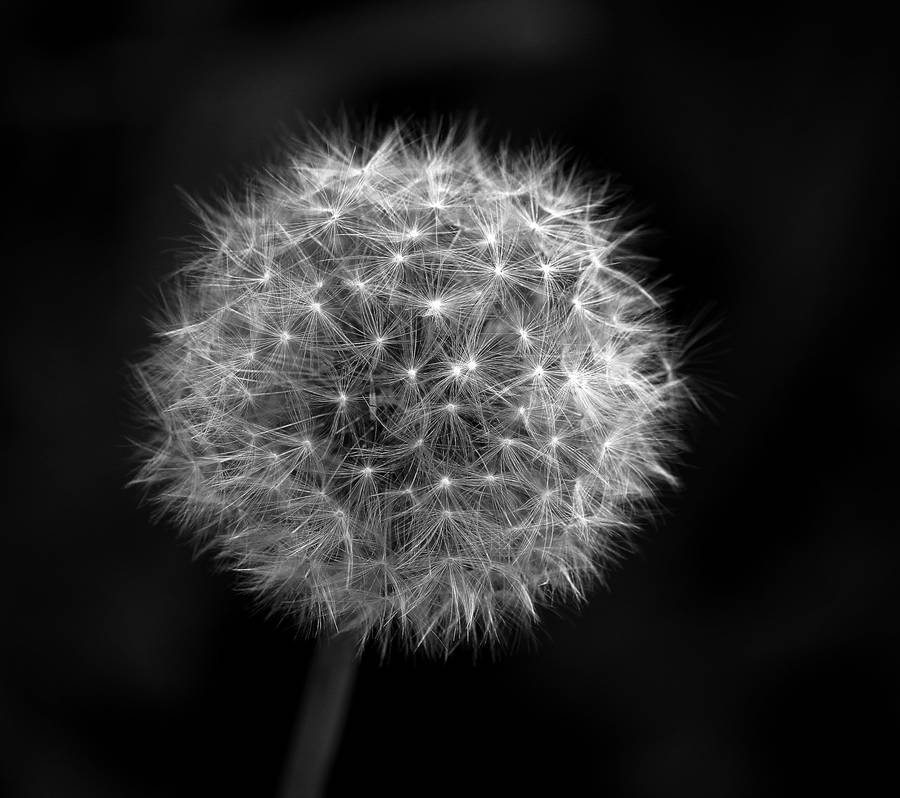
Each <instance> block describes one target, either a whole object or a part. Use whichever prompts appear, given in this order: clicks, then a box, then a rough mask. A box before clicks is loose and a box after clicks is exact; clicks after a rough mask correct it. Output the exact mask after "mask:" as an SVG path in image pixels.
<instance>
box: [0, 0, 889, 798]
mask: <svg viewBox="0 0 900 798" xmlns="http://www.w3.org/2000/svg"><path fill="white" fill-rule="evenodd" d="M124 5H125V4H121V5H120V4H108V5H106V6H104V5H102V4H100V5H97V6H94V7H91V8H88V9H86V8H83V7H81V6H79V5H74V6H71V7H70V8H69V9H68V10H61V9H60V8H58V7H56V6H55V5H53V6H51V5H50V4H48V3H40V2H33V3H29V4H27V7H26V5H25V4H19V8H18V9H17V10H16V11H13V12H11V13H10V14H9V16H10V24H9V25H8V26H7V28H6V32H5V34H3V35H4V37H5V39H6V41H5V42H4V50H5V52H6V54H7V57H8V60H9V64H8V73H9V75H10V76H11V78H12V80H11V81H10V82H9V85H8V91H7V93H6V95H5V97H4V101H3V102H4V108H3V123H2V124H3V128H4V132H5V133H6V134H7V136H9V137H10V140H11V142H12V144H11V145H10V146H9V147H8V148H7V150H6V152H7V156H8V159H7V164H6V168H5V175H6V180H7V182H6V191H5V194H6V199H7V201H8V202H9V206H8V210H7V214H6V223H7V224H6V229H7V234H6V236H5V238H4V245H3V250H4V261H5V262H6V267H5V269H4V279H5V295H6V297H7V328H6V329H7V362H6V367H5V377H6V381H7V389H6V391H5V392H4V396H5V401H6V402H7V407H8V412H7V413H6V418H7V419H8V420H9V421H10V426H9V427H8V433H7V435H8V437H7V452H8V455H7V462H8V466H7V472H8V477H7V490H8V498H7V503H8V510H7V513H6V516H7V518H8V519H9V522H8V523H7V525H6V530H5V532H4V533H3V564H4V569H3V570H4V574H3V578H2V580H0V584H2V590H3V595H2V606H3V607H4V612H3V614H2V624H3V626H2V631H3V640H4V642H5V646H4V654H3V657H2V671H3V682H2V688H0V734H2V735H3V736H4V737H5V738H6V739H5V740H4V741H3V745H2V751H3V755H2V760H0V766H2V770H0V777H2V791H3V794H4V795H9V796H81V795H85V796H92V797H93V798H101V797H102V796H107V795H108V796H121V795H135V796H144V795H146V796H150V795H160V796H188V795H206V794H208V795H217V796H225V795H242V796H243V795H253V796H256V795H259V796H264V795H269V794H272V793H273V791H274V789H275V786H276V783H277V780H278V777H279V774H280V769H281V760H282V756H283V753H284V746H285V745H286V743H287V736H288V732H289V730H290V727H291V723H292V720H293V713H294V711H295V707H296V704H297V700H298V696H299V694H300V690H301V688H302V684H303V678H304V673H305V669H306V662H307V658H308V652H309V648H310V647H309V644H308V643H306V642H304V641H297V640H295V639H294V635H293V633H292V632H291V630H290V629H289V628H288V627H287V625H285V624H283V625H279V624H277V623H276V622H274V621H272V620H267V619H266V618H265V617H263V616H262V615H261V614H260V613H259V612H255V611H253V610H252V606H251V602H250V601H249V599H247V598H246V597H245V596H242V595H241V594H240V593H238V592H235V591H234V589H233V588H234V585H233V584H232V580H231V579H230V578H229V577H227V576H223V575H220V574H215V573H214V572H213V570H212V567H211V563H210V562H209V561H208V560H202V561H200V562H197V563H192V562H191V553H190V550H189V549H188V547H187V546H186V545H185V544H183V543H176V540H175V532H174V530H173V529H171V528H170V527H169V526H167V525H165V524H162V525H160V526H156V527H153V526H151V525H150V523H149V521H148V514H147V512H146V511H145V510H144V509H142V508H138V507H137V496H136V494H134V493H133V492H131V491H126V490H124V489H123V487H122V486H123V483H124V482H125V481H126V479H127V476H128V465H127V457H128V454H129V451H128V447H127V445H126V443H125V440H124V436H125V433H126V430H127V429H128V416H127V412H128V410H127V405H126V403H125V400H124V398H123V386H124V377H125V366H124V364H125V362H126V361H127V359H129V358H131V357H133V356H134V355H135V353H136V352H137V351H138V350H139V349H140V348H141V347H142V346H145V345H146V344H147V343H148V342H149V331H148V327H147V325H146V324H145V322H144V319H143V316H144V314H147V313H149V312H150V310H151V308H152V306H153V303H154V302H155V291H156V289H157V286H158V284H159V282H160V280H161V279H162V278H163V276H164V275H165V274H167V273H168V272H169V271H170V270H171V269H172V267H173V264H174V259H173V258H174V256H173V251H174V250H177V249H178V247H179V246H180V242H181V240H183V239H184V238H185V237H187V236H190V235H191V234H192V233H193V231H194V228H193V220H192V218H191V216H190V212H189V211H188V209H187V208H186V206H185V204H184V202H183V201H182V200H181V199H180V197H179V195H178V192H177V190H176V187H180V188H182V189H184V190H185V191H187V192H188V193H190V194H196V195H200V196H204V197H210V196H213V195H214V194H216V193H218V192H219V191H220V190H221V189H222V188H223V187H224V186H236V185H238V184H239V182H240V178H241V175H243V174H245V173H246V172H247V171H248V170H250V169H252V168H253V167H254V166H255V165H258V164H260V163H262V162H263V161H264V160H265V159H266V158H267V157H268V156H269V155H271V153H272V152H273V148H274V145H275V143H276V142H277V140H278V137H279V136H280V135H282V134H283V133H285V132H289V131H291V130H298V129H300V127H301V125H302V122H303V120H311V121H314V122H317V123H318V122H322V121H323V120H324V119H325V118H326V117H327V116H328V115H333V114H334V113H335V112H336V111H338V110H339V109H340V108H341V107H344V108H346V109H349V110H351V111H361V112H363V113H365V112H367V111H369V110H371V109H373V110H374V112H375V114H376V115H377V117H378V118H379V119H381V120H383V121H387V120H390V119H391V118H392V117H393V116H394V115H396V114H401V115H408V114H415V115H421V114H424V115H431V114H446V113H462V114H467V113H468V112H470V111H472V110H474V111H477V112H478V113H479V114H480V116H481V118H482V119H483V120H484V121H485V123H486V127H485V131H486V136H487V137H488V138H489V139H490V140H493V141H498V140H500V139H502V138H504V137H505V136H506V135H507V134H509V135H511V140H512V142H513V143H514V144H525V143H527V142H528V141H529V140H530V139H532V138H534V137H538V138H540V139H542V140H545V141H546V140H552V141H555V142H557V143H558V144H560V145H562V146H564V147H568V148H570V149H571V151H572V153H573V154H574V155H575V156H577V158H578V160H579V162H580V163H581V164H582V166H583V167H584V168H585V169H588V170H593V171H596V172H599V173H607V172H609V173H612V174H614V175H615V176H616V177H617V179H618V180H619V182H620V185H622V186H624V187H626V188H627V189H628V192H629V193H628V196H629V197H630V199H631V201H632V202H633V204H634V207H635V208H637V209H643V218H644V220H645V221H646V222H647V223H648V224H650V225H651V226H652V227H653V228H654V229H655V230H657V231H659V232H658V233H657V234H656V235H654V237H653V238H652V239H651V242H652V249H653V252H652V254H653V255H654V256H656V257H657V258H658V259H659V261H660V266H659V267H658V268H659V273H660V274H666V275H670V280H669V281H668V284H669V285H671V286H673V287H677V288H678V291H677V292H676V294H675V297H674V301H673V306H672V312H673V315H674V317H675V318H676V319H680V320H682V321H687V320H689V319H691V318H693V317H694V316H696V315H697V313H698V312H701V311H704V309H706V311H707V316H706V317H707V319H716V320H718V321H719V324H718V327H717V328H716V330H715V332H714V333H712V334H710V335H708V336H707V337H706V339H705V343H701V345H698V348H697V351H696V357H695V363H694V368H695V369H696V370H697V372H698V375H699V376H700V377H703V378H706V379H710V380H712V381H713V382H715V383H716V384H717V385H718V386H719V388H718V389H717V392H716V393H715V394H714V395H712V396H710V400H711V402H710V403H711V405H712V406H713V411H712V415H713V418H712V419H711V418H699V419H697V421H696V423H695V424H694V426H693V428H692V430H691V435H690V437H691V441H692V444H693V451H692V453H691V454H690V455H689V456H688V462H687V465H686V467H685V469H684V470H683V474H682V475H683V477H684V480H685V489H684V491H683V492H682V493H681V494H679V495H678V496H676V497H674V498H673V499H672V500H671V501H670V502H669V508H670V513H669V514H668V515H667V516H666V517H665V518H663V519H661V520H660V522H659V523H658V524H657V525H656V527H655V528H654V529H652V530H648V532H647V533H646V535H645V536H644V539H643V541H642V543H641V549H642V553H641V555H640V556H637V557H633V558H631V560H630V561H629V562H627V563H626V565H625V567H624V568H622V569H620V570H619V571H618V572H616V573H614V574H612V575H611V578H610V586H611V588H612V589H611V591H609V592H607V591H598V592H597V593H596V594H595V596H594V598H593V600H592V602H591V603H590V605H589V606H588V607H587V608H586V610H585V611H584V613H583V614H581V615H576V614H574V613H571V612H563V613H560V614H558V615H553V614H550V613H548V614H546V616H545V623H544V625H543V629H542V631H541V632H540V633H539V645H538V646H536V647H533V648H532V649H528V648H523V649H521V650H519V651H517V652H514V653H512V654H510V655H508V656H505V657H502V658H499V659H498V660H497V661H496V662H491V661H489V660H488V659H485V660H484V661H482V662H479V664H478V665H477V667H475V668H473V667H472V666H471V662H470V660H469V658H468V655H467V654H466V653H465V652H461V653H460V654H459V655H456V656H454V657H452V658H451V659H450V661H449V662H448V663H446V664H434V663H426V662H415V661H412V660H407V659H403V658H402V657H396V658H394V659H393V660H392V661H391V662H390V663H388V664H387V665H386V666H381V665H379V663H378V662H377V661H376V659H375V657H371V658H367V659H366V660H365V661H364V663H363V668H362V671H361V674H360V679H359V682H358V687H357V691H356V695H355V699H354V704H353V707H352V709H351V714H350V718H349V722H348V728H347V731H346V736H345V739H344V744H343V747H342V749H341V751H340V754H339V759H338V763H337V767H336V771H335V774H334V777H333V779H332V794H334V795H351V794H357V793H358V791H359V790H360V789H366V790H370V791H373V792H374V794H390V795H395V796H399V795H410V796H412V795H430V794H444V793H458V794H473V795H478V794H497V795H513V794H520V795H532V794H538V793H544V794H548V795H570V794H571V795H574V794H602V795H605V796H609V798H612V797H613V796H673V795H674V796H680V795H684V796H692V797H693V798H702V797H703V796H741V795H774V794H784V795H806V794H816V793H819V794H822V793H823V792H830V791H831V790H834V789H843V790H845V791H853V792H854V793H857V792H860V791H863V790H866V789H872V788H874V787H875V786H876V785H881V784H889V783H892V782H895V781H896V777H895V775H894V774H895V770H894V767H893V764H892V756H893V751H894V747H895V744H896V739H897V733H898V725H900V724H898V715H900V706H898V691H897V672H898V664H900V663H898V658H897V656H896V650H895V647H896V643H897V640H896V621H895V612H896V609H897V604H896V599H897V588H896V568H897V566H896V563H897V561H898V555H900V543H898V536H897V535H896V526H895V525H896V521H895V520H894V519H893V518H892V517H891V515H890V514H889V513H888V512H887V507H888V500H889V498H892V494H893V489H894V486H893V485H892V484H890V483H889V478H890V477H891V476H893V475H894V474H896V464H895V462H894V460H895V458H894V451H895V448H894V447H895V444H896V438H895V436H896V433H897V432H898V428H897V427H898V424H897V412H896V410H897V388H898V376H897V375H898V371H897V365H898V357H897V353H898V346H897V344H898V341H897V336H896V334H895V329H894V322H893V319H892V317H891V310H892V309H893V308H892V307H891V305H892V304H895V303H893V302H892V299H893V295H892V293H891V292H890V290H889V289H888V282H889V278H890V276H891V274H890V273H891V272H892V271H894V269H895V265H894V261H895V260H896V256H895V255H893V254H892V253H891V252H890V251H889V249H888V239H889V236H892V235H895V230H894V228H893V227H892V226H891V224H890V222H889V210H892V209H893V205H895V200H894V198H893V197H892V195H891V182H892V180H893V179H894V178H895V177H896V156H895V147H896V141H897V140H898V130H897V124H896V118H895V116H894V114H893V112H892V108H891V106H892V104H893V102H894V100H893V97H892V91H891V90H892V87H893V86H894V75H893V73H892V68H893V64H892V63H891V62H890V60H889V50H888V41H887V36H886V34H885V33H883V31H886V30H887V27H886V26H883V25H882V24H881V23H880V22H879V21H878V20H875V19H872V18H871V17H868V16H865V15H863V14H860V15H859V16H858V18H856V19H852V18H847V17H845V16H841V17H838V16H835V17H833V18H828V19H826V18H819V19H809V18H807V17H804V16H800V15H799V14H798V15H796V16H794V17H792V16H791V15H790V13H787V12H786V11H785V10H784V9H783V8H781V9H779V11H778V14H777V15H774V14H773V15H767V14H766V13H765V12H763V11H761V10H760V9H759V8H758V7H754V9H753V12H752V13H750V12H747V14H745V15H735V13H734V11H730V12H729V13H730V16H727V17H726V16H725V15H722V16H721V17H720V18H710V17H708V16H700V15H699V12H693V13H694V15H693V16H692V15H691V14H690V13H688V14H686V13H685V12H684V11H683V9H681V8H680V7H679V8H678V10H677V11H676V10H675V7H674V6H672V5H671V4H663V3H654V2H647V1H645V0H638V1H637V2H629V3H625V2H609V3H590V2H578V1H577V0H567V1H566V2H562V1H561V0H556V2H554V3H521V2H512V1H511V0H502V1H501V2H474V1H473V2H462V1H457V2H454V1H452V0H451V1H450V2H444V3H441V4H429V3H413V2H399V3H393V4H384V5H382V6H380V7H378V8H373V7H370V6H367V5H364V4H361V3H360V4H352V3H341V4H333V3H331V4H324V5H323V6H322V7H320V8H318V9H317V10H316V11H314V12H305V13H299V12H297V11H295V10H294V4H288V3H272V2H253V3H250V2H237V0H231V1H230V2H221V1H220V2H212V1H211V0H210V2H196V3H183V2H182V3H172V4H162V3H160V2H137V3H132V4H129V5H130V6H131V8H130V10H127V11H126V10H123V7H122V6H124ZM10 177H11V180H10Z"/></svg>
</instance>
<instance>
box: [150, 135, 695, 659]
mask: <svg viewBox="0 0 900 798" xmlns="http://www.w3.org/2000/svg"><path fill="white" fill-rule="evenodd" d="M590 189H591V187H590V186H588V185H584V184H583V183H581V182H579V180H578V179H577V176H575V175H573V174H569V173H564V172H562V171H561V168H560V166H559V160H558V159H557V158H556V157H554V156H553V155H552V154H549V153H548V154H547V155H546V156H545V157H539V156H535V155H534V154H531V155H529V156H528V157H527V158H526V157H523V158H517V157H516V156H515V155H514V154H511V153H508V152H505V153H502V154H501V156H500V157H497V156H495V155H491V154H490V153H489V152H488V151H487V150H485V149H484V148H482V146H481V145H480V144H479V143H478V140H477V138H476V136H475V134H474V133H471V132H460V131H459V130H456V129H450V130H445V131H443V132H439V131H438V132H435V131H427V130H411V129H409V128H406V127H403V126H399V125H398V126H395V127H393V128H391V129H390V130H389V131H388V132H387V133H386V134H383V135H376V134H374V133H367V134H365V135H363V136H362V138H361V140H354V138H353V136H352V135H351V133H350V132H349V131H347V130H340V131H336V132H334V133H333V134H332V135H331V137H330V138H329V137H327V136H325V137H322V140H317V141H316V142H315V143H309V142H307V143H295V144H293V145H292V146H291V148H290V149H289V152H288V153H287V155H286V157H285V158H284V159H283V161H282V162H281V163H280V164H279V165H278V167H277V168H275V169H273V170H272V171H271V172H270V173H267V174H266V175H265V176H263V177H260V178H259V179H258V180H256V181H254V183H253V185H252V186H251V187H250V188H249V189H248V191H247V193H246V196H245V197H244V198H243V199H241V200H229V201H227V202H223V203H222V204H220V205H218V206H216V207H214V208H212V207H207V208H203V209H202V210H201V216H202V222H203V226H204V233H205V246H203V247H202V248H201V249H200V250H199V251H197V252H195V253H194V255H193V258H192V259H191V260H190V262H189V263H188V264H187V265H186V266H184V267H183V268H182V269H181V270H180V271H179V272H178V274H177V276H176V279H175V280H174V282H173V285H172V286H171V287H170V289H169V290H170V292H171V293H170V296H171V299H170V301H168V302H167V303H166V310H165V311H164V312H163V314H162V318H161V320H160V322H159V326H158V333H159V336H158V339H157V340H156V342H155V344H154V346H153V349H152V351H151V352H150V353H149V355H148V356H147V357H146V358H145V359H144V360H143V361H142V362H140V363H139V364H138V365H137V366H136V369H135V371H136V374H137V376H138V378H139V382H140V386H141V391H142V395H143V398H144V406H145V407H146V411H147V412H146V416H147V418H146V420H147V422H148V426H149V428H150V429H151V430H152V431H151V433H150V435H149V436H148V438H147V440H145V441H144V442H143V448H142V458H143V459H142V465H141V467H140V470H139V472H138V473H137V476H136V478H135V482H137V483H139V484H141V485H143V486H144V487H145V489H146V491H147V493H148V495H150V496H151V497H152V498H153V499H154V500H155V501H156V502H157V503H158V504H159V507H160V508H161V510H162V511H163V512H167V513H169V514H170V515H171V516H172V517H173V518H174V519H175V520H176V521H177V522H178V523H179V524H180V525H182V526H183V527H184V528H185V529H186V530H187V531H188V532H189V534H190V535H191V536H192V538H193V539H195V540H196V541H197V542H199V543H201V544H203V545H205V546H208V547H209V548H210V549H212V550H214V551H215V552H216V553H217V554H219V555H220V556H221V558H222V560H223V562H225V563H227V564H228V565H229V566H230V567H232V568H233V569H235V570H236V571H237V572H238V573H239V574H240V575H241V577H242V578H243V579H244V580H245V583H246V585H247V586H248V587H249V588H250V589H251V590H252V591H254V592H255V593H256V594H257V595H258V596H259V597H260V598H261V599H262V600H263V601H265V602H267V603H268V604H269V605H271V606H272V607H276V608H277V609H279V610H280V611H282V612H284V613H286V614H287V615H288V616H289V617H291V618H294V619H295V620H296V622H297V623H298V625H299V626H300V627H301V628H303V629H306V630H309V631H312V632H338V631H339V632H347V633H349V634H352V635H353V637H354V639H355V640H357V641H359V643H360V645H362V644H364V643H365V642H366V641H374V642H376V643H377V644H379V645H380V646H382V647H385V646H387V645H388V642H389V641H390V640H398V641H400V642H401V643H403V644H405V645H406V646H407V647H409V648H414V649H423V650H427V651H430V652H438V653H446V652H448V651H450V650H451V649H452V648H453V647H454V646H456V645H457V644H459V643H460V642H462V641H468V642H470V643H471V644H473V645H479V644H481V643H492V642H495V641H497V640H500V639H501V638H502V636H503V634H504V632H505V631H507V630H510V629H521V628H525V627H528V626H530V625H531V624H532V623H533V622H535V621H536V620H537V618H538V609H539V608H540V607H541V606H543V605H548V604H553V603H558V602H562V601H579V600H583V599H584V598H585V596H586V595H587V592H588V590H589V588H590V587H591V585H592V584H594V583H596V582H597V580H598V579H601V578H602V576H603V574H604V573H605V571H606V569H607V568H608V567H609V565H610V563H611V561H612V559H613V558H615V557H616V556H617V554H618V553H620V552H622V551H623V550H624V549H625V548H626V547H627V545H628V540H629V533H630V531H631V530H632V529H633V528H634V527H635V525H636V523H638V522H639V521H640V519H641V518H642V517H645V516H646V515H647V513H648V511H650V510H651V509H652V508H653V506H654V503H655V502H656V500H657V499H656V497H657V496H658V488H659V486H660V485H661V484H662V483H665V482H674V480H675V477H674V476H672V471H671V461H672V459H673V455H674V453H675V452H676V451H677V450H678V442H679V435H678V430H679V422H680V418H681V412H682V409H683V408H684V407H685V405H686V402H685V399H686V398H688V397H687V389H686V387H685V380H684V378H683V376H682V375H681V374H680V373H679V369H678V365H679V363H680V359H679V358H680V351H679V340H680V339H679V336H678V332H677V330H675V329H673V328H671V327H670V326H668V325H667V323H666V321H665V317H664V312H663V303H662V300H661V298H660V297H659V296H656V295H654V294H652V293H651V291H650V290H649V289H648V288H647V287H646V285H644V278H643V275H642V273H641V271H640V268H639V263H640V262H641V261H640V260H639V259H637V258H635V257H634V256H633V255H632V254H631V250H630V249H629V247H628V246H626V241H627V240H629V239H630V238H631V231H628V230H624V229H621V222H620V221H618V218H617V216H616V212H615V208H613V207H610V206H611V200H610V198H609V196H608V195H606V194H605V193H603V192H602V191H601V192H599V193H598V192H597V191H593V192H592V191H591V190H590Z"/></svg>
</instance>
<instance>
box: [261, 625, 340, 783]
mask: <svg viewBox="0 0 900 798" xmlns="http://www.w3.org/2000/svg"><path fill="white" fill-rule="evenodd" d="M356 649H357V641H356V639H355V638H354V637H353V636H352V635H349V634H346V633H344V634H339V635H336V636H334V637H327V636H322V637H320V638H319V640H318V642H317V643H316V648H315V651H314V653H313V658H312V663H311V665H310V671H309V675H308V676H307V681H306V686H305V688H304V691H303V697H302V699H301V703H300V709H299V712H298V714H297V719H296V721H295V723H294V730H293V733H292V735H291V743H290V748H289V749H288V754H287V760H286V762H285V768H284V773H283V775H282V781H281V791H280V793H279V796H280V798H321V796H323V795H324V794H325V788H326V787H327V786H328V777H329V774H330V771H331V765H332V763H333V761H334V756H335V753H336V752H337V747H338V744H339V742H340V737H341V731H342V729H343V726H344V719H345V718H346V715H347V708H348V706H349V703H350V695H351V693H352V691H353V682H354V679H355V677H356V666H357V657H356Z"/></svg>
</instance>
